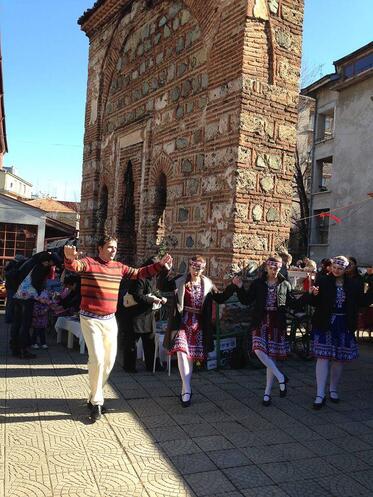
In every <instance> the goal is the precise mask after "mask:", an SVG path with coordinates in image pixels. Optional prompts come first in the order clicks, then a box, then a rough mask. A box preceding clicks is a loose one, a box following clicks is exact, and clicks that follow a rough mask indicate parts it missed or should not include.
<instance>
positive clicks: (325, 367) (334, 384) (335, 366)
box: [316, 359, 343, 398]
mask: <svg viewBox="0 0 373 497" xmlns="http://www.w3.org/2000/svg"><path fill="white" fill-rule="evenodd" d="M342 370H343V363H342V362H338V361H332V364H331V367H330V391H331V392H337V389H338V384H339V380H340V379H341V375H342ZM328 372H329V360H328V359H317V361H316V383H317V396H318V397H322V398H324V397H325V387H326V381H327V379H328ZM335 395H336V394H334V396H335Z"/></svg>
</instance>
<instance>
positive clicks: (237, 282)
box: [232, 276, 243, 288]
mask: <svg viewBox="0 0 373 497" xmlns="http://www.w3.org/2000/svg"><path fill="white" fill-rule="evenodd" d="M232 283H233V285H236V286H237V287H238V288H242V284H243V283H242V280H241V278H240V277H239V276H235V277H234V278H233V280H232Z"/></svg>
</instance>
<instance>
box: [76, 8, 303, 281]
mask: <svg viewBox="0 0 373 497" xmlns="http://www.w3.org/2000/svg"><path fill="white" fill-rule="evenodd" d="M302 20H303V0H204V1H201V0H184V1H168V0H134V1H133V0H99V1H97V2H96V4H95V5H94V6H93V8H92V9H90V10H88V11H87V12H86V13H85V14H84V15H83V16H82V17H81V19H80V20H79V22H80V24H81V27H82V29H83V30H84V31H85V33H86V34H87V36H88V37H89V39H90V53H89V74H88V93H87V105H86V121H85V146H84V167H83V185H82V202H81V236H82V240H83V244H84V245H85V248H86V249H88V250H89V251H90V252H93V251H94V243H95V238H96V237H97V236H98V235H99V234H100V233H102V232H103V230H104V229H107V230H108V231H111V232H115V233H117V235H118V238H119V257H124V258H126V259H127V260H128V261H130V262H136V260H141V259H142V258H143V257H144V256H146V255H150V254H152V253H154V251H155V250H156V249H157V245H158V246H159V244H162V245H164V244H165V242H167V243H168V245H169V247H170V251H171V252H172V254H173V256H174V257H175V259H176V267H179V268H180V269H183V267H185V266H184V265H185V261H187V258H188V256H189V255H190V254H193V253H202V254H204V255H206V256H207V259H208V270H207V272H208V274H210V275H211V276H212V277H214V278H216V279H218V280H220V279H222V278H223V276H224V274H225V273H226V272H227V270H228V269H229V267H230V266H231V264H233V263H237V262H238V261H242V260H247V259H255V260H262V259H263V258H264V257H265V256H266V255H267V254H268V253H270V252H273V251H274V250H275V249H276V248H277V247H279V246H281V245H282V244H283V243H284V241H286V240H287V239H288V233H289V222H290V211H291V178H292V171H293V164H294V149H295V142H296V122H297V102H298V78H299V66H300V57H301V28H302Z"/></svg>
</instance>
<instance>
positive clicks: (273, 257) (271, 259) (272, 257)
mask: <svg viewBox="0 0 373 497" xmlns="http://www.w3.org/2000/svg"><path fill="white" fill-rule="evenodd" d="M266 262H281V264H282V262H283V261H282V257H280V256H279V255H270V256H269V257H268V259H267V260H266Z"/></svg>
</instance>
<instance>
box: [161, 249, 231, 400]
mask: <svg viewBox="0 0 373 497" xmlns="http://www.w3.org/2000/svg"><path fill="white" fill-rule="evenodd" d="M205 267H206V260H205V259H204V258H203V257H202V256H200V255H196V256H194V257H192V258H191V259H190V260H189V267H188V271H187V272H186V273H185V274H183V275H178V276H176V277H175V278H172V279H168V278H167V277H163V279H161V280H160V282H159V284H160V289H161V290H163V291H168V292H171V291H174V292H175V302H174V307H173V310H172V313H171V315H170V318H169V323H168V329H167V333H166V336H165V340H164V346H165V347H166V348H168V350H169V354H170V355H173V354H176V355H177V362H178V367H179V373H180V377H181V380H182V389H181V394H180V396H179V399H180V402H181V405H182V406H183V407H188V406H189V405H190V403H191V398H192V388H191V380H192V373H193V363H194V362H197V361H201V362H202V361H204V360H205V359H206V357H207V354H208V352H211V351H212V350H213V349H214V339H213V326H212V302H213V300H214V301H215V302H218V303H223V302H225V301H226V300H227V299H228V298H229V297H230V296H231V295H233V293H234V292H235V290H236V287H235V286H234V285H232V284H230V285H228V287H227V288H226V289H225V290H224V291H223V292H219V290H218V289H217V288H216V287H215V285H214V284H213V282H212V281H211V280H210V279H209V278H207V277H206V276H204V275H203V271H204V269H205ZM160 276H161V277H162V274H161V275H160Z"/></svg>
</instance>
